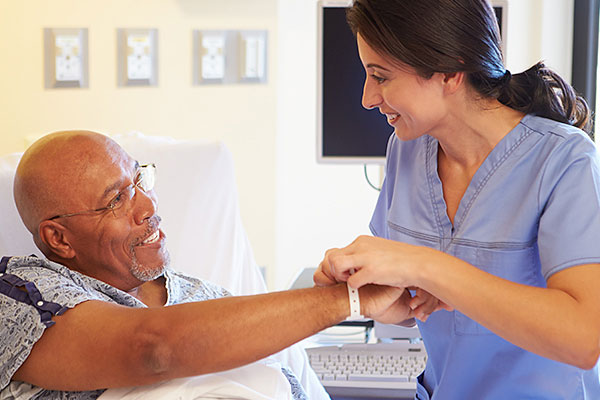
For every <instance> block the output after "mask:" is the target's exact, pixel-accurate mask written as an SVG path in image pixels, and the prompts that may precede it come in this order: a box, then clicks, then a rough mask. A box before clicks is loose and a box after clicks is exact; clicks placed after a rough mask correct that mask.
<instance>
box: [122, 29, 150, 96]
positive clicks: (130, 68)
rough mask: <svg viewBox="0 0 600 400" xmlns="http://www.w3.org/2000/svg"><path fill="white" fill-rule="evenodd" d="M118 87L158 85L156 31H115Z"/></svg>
mask: <svg viewBox="0 0 600 400" xmlns="http://www.w3.org/2000/svg"><path fill="white" fill-rule="evenodd" d="M117 40H118V44H117V49H118V50H117V52H118V54H117V60H118V61H117V62H118V66H117V70H118V74H117V75H118V85H119V86H154V85H156V84H157V83H158V43H157V41H158V31H157V30H156V29H118V30H117Z"/></svg>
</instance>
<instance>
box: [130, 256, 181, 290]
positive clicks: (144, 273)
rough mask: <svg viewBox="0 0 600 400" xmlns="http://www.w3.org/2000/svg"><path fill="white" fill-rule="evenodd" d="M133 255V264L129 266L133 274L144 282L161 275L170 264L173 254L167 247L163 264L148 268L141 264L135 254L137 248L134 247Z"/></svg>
mask: <svg viewBox="0 0 600 400" xmlns="http://www.w3.org/2000/svg"><path fill="white" fill-rule="evenodd" d="M131 253H132V257H131V266H130V267H129V271H130V272H131V275H133V276H134V277H135V278H136V279H138V280H140V281H142V282H150V281H153V280H155V279H156V278H158V277H159V276H161V275H162V274H163V273H164V271H165V268H167V267H168V266H169V264H170V263H171V255H170V254H169V251H168V250H166V249H165V262H164V264H163V265H161V266H159V267H157V268H153V269H152V268H147V267H145V266H144V265H142V264H140V263H139V262H138V260H137V258H136V256H135V250H133V249H132V252H131Z"/></svg>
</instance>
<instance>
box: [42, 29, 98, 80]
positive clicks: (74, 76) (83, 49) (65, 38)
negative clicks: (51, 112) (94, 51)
mask: <svg viewBox="0 0 600 400" xmlns="http://www.w3.org/2000/svg"><path fill="white" fill-rule="evenodd" d="M87 57H88V51H87V29H85V28H81V29H61V28H45V29H44V59H45V65H44V76H45V87H46V88H59V87H87V86H88V82H87V81H88V71H87V70H88V61H87Z"/></svg>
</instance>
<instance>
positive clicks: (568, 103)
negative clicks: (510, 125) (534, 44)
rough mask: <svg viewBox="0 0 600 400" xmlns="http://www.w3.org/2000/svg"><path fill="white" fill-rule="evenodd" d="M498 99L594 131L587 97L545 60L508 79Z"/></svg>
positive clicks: (522, 109) (515, 107)
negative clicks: (580, 94) (548, 66)
mask: <svg viewBox="0 0 600 400" xmlns="http://www.w3.org/2000/svg"><path fill="white" fill-rule="evenodd" d="M509 74H510V72H509ZM497 99H498V101H499V102H501V103H502V104H505V105H507V106H508V107H510V108H513V109H515V110H519V111H521V112H523V113H525V114H535V115H539V116H540V117H546V118H550V119H553V120H555V121H560V122H564V123H566V124H569V125H573V126H576V127H578V128H580V129H582V130H584V131H586V132H588V133H589V132H590V131H591V118H590V110H589V107H588V105H587V103H586V101H585V100H584V99H583V98H582V97H581V96H579V95H577V93H575V90H574V89H573V87H572V86H571V85H569V84H568V83H567V82H565V80H564V79H563V78H561V77H560V75H558V74H557V73H556V72H554V71H552V70H551V69H549V68H547V67H546V66H545V65H544V64H543V63H542V62H539V63H537V64H535V65H534V66H533V67H531V68H529V69H528V70H526V71H525V72H522V73H520V74H515V75H513V76H512V77H510V79H507V82H506V83H505V84H504V86H503V87H502V89H501V90H500V93H499V96H498V97H497Z"/></svg>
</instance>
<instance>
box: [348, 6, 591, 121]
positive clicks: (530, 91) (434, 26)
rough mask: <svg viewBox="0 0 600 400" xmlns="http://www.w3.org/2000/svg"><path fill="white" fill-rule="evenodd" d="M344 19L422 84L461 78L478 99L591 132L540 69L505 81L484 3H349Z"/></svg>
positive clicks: (586, 116) (580, 103)
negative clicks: (443, 76) (437, 76)
mask: <svg viewBox="0 0 600 400" xmlns="http://www.w3.org/2000/svg"><path fill="white" fill-rule="evenodd" d="M347 20H348V23H349V25H350V27H351V29H352V31H353V32H354V33H355V34H356V33H360V35H361V37H362V38H363V39H364V40H365V41H366V42H367V43H368V44H369V46H371V47H372V48H373V49H375V51H377V52H378V53H380V54H381V55H382V56H384V57H386V58H390V59H392V60H395V61H397V64H398V65H400V66H402V65H408V66H410V67H412V68H414V69H415V70H416V71H417V73H418V74H419V75H421V76H422V77H424V78H426V79H428V78H430V77H431V76H432V75H433V74H434V73H436V72H440V73H452V72H465V73H466V76H467V80H468V82H469V84H470V85H471V86H472V87H473V88H474V89H475V90H476V91H477V93H479V95H481V96H482V97H485V98H494V99H497V100H498V101H499V102H501V103H502V104H505V105H506V106H508V107H511V108H513V109H515V110H518V111H521V112H523V113H526V114H535V115H538V116H541V117H546V118H550V119H553V120H555V121H559V122H564V123H567V124H570V125H574V126H576V127H578V128H581V129H583V130H585V131H586V132H590V131H591V123H590V111H589V107H588V105H587V103H586V102H585V100H584V99H583V98H582V97H581V96H578V95H577V94H576V93H575V91H574V90H573V88H572V87H571V86H570V85H569V84H568V83H567V82H565V80H564V79H562V78H561V77H560V76H559V75H558V74H557V73H555V72H553V71H551V70H550V69H549V68H547V67H546V66H545V65H544V64H543V63H541V62H540V63H537V64H536V65H534V66H533V67H531V68H529V69H528V70H526V71H524V72H521V73H518V74H514V75H512V74H511V73H510V72H509V71H508V70H507V69H506V68H505V67H504V64H503V61H502V52H501V50H500V34H499V28H498V23H497V21H496V17H495V14H494V11H493V10H492V8H491V6H490V5H489V3H488V1H487V0H418V1H415V0H355V1H354V4H353V6H352V7H351V8H350V9H349V10H348V13H347Z"/></svg>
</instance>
